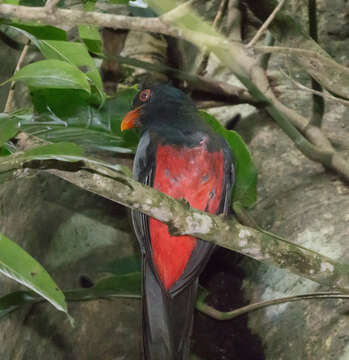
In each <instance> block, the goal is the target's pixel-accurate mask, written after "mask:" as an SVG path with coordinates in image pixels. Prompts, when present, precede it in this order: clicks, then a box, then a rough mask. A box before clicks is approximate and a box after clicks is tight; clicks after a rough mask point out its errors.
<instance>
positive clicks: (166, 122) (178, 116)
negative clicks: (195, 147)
mask: <svg viewBox="0 0 349 360" xmlns="http://www.w3.org/2000/svg"><path fill="white" fill-rule="evenodd" d="M195 111H196V108H195V105H194V103H193V102H192V101H191V99H190V98H189V97H188V96H187V95H186V94H184V93H183V92H182V91H181V90H178V89H176V88H174V87H172V86H169V85H163V84H161V85H155V86H151V87H149V88H144V89H142V90H141V91H140V92H139V93H138V94H137V95H136V97H135V98H134V100H133V105H132V110H131V111H130V112H128V113H127V114H126V116H125V117H124V118H123V120H122V122H121V130H122V131H124V130H127V129H131V128H134V127H141V128H143V129H146V128H150V127H152V126H156V127H159V126H160V127H163V126H181V123H182V122H184V121H185V119H186V114H189V113H193V112H195Z"/></svg>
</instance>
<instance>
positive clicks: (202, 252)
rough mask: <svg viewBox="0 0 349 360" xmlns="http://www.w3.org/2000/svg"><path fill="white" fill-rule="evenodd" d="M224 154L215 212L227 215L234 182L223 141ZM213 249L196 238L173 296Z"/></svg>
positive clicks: (188, 280) (233, 173)
mask: <svg viewBox="0 0 349 360" xmlns="http://www.w3.org/2000/svg"><path fill="white" fill-rule="evenodd" d="M222 150H223V154H224V178H223V191H222V194H221V201H220V204H219V206H218V209H217V210H216V211H215V213H216V214H220V213H223V214H225V215H228V214H229V213H230V212H231V196H232V189H233V186H234V182H235V166H234V159H233V156H232V153H231V150H230V148H229V146H228V145H227V144H226V143H225V141H224V142H223V144H222ZM213 250H214V245H213V244H212V243H211V242H208V241H203V240H198V241H197V245H196V248H195V249H194V251H193V252H192V255H191V257H190V259H189V262H188V264H187V266H186V268H185V270H184V272H183V274H182V276H181V278H180V279H179V280H178V281H177V282H176V283H175V285H174V286H173V287H172V288H171V294H173V295H174V296H175V295H176V294H177V293H178V292H180V291H181V289H183V287H185V286H186V285H187V284H188V283H190V282H191V281H192V279H194V278H195V277H196V276H198V274H200V273H201V271H202V270H203V268H204V267H205V266H206V264H207V261H208V260H209V258H210V255H211V254H212V252H213Z"/></svg>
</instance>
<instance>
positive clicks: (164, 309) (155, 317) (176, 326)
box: [143, 259, 198, 360]
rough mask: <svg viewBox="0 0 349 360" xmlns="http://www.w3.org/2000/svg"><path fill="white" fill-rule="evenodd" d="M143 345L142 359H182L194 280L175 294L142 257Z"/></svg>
mask: <svg viewBox="0 0 349 360" xmlns="http://www.w3.org/2000/svg"><path fill="white" fill-rule="evenodd" d="M143 261H144V262H143V348H144V358H145V360H164V359H166V360H186V359H188V357H189V352H190V336H191V332H192V326H193V309H194V305H195V300H196V293H197V286H198V281H197V280H194V282H193V283H190V284H189V285H188V286H186V287H185V288H183V290H181V291H180V292H178V293H176V295H175V296H171V295H170V294H169V293H168V292H167V291H166V290H164V289H163V288H162V287H161V285H160V284H159V282H158V280H157V278H156V277H155V275H154V273H153V271H152V270H151V268H150V266H149V264H148V263H147V260H146V259H144V260H143Z"/></svg>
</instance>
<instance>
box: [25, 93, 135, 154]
mask: <svg viewBox="0 0 349 360" xmlns="http://www.w3.org/2000/svg"><path fill="white" fill-rule="evenodd" d="M136 93H137V90H136V89H134V88H130V89H127V90H123V91H120V92H119V93H118V96H117V97H116V98H111V99H108V100H107V101H106V103H105V104H104V106H103V107H102V108H101V109H97V108H95V107H94V106H92V105H90V104H89V97H88V95H87V94H86V93H84V92H83V91H77V90H61V89H44V90H38V91H33V92H32V100H33V104H34V107H35V110H36V111H37V112H39V113H40V115H39V117H37V118H36V119H35V121H34V120H33V117H31V118H29V117H27V118H24V119H23V120H20V119H19V123H20V129H21V130H23V131H26V132H28V133H30V134H33V135H36V136H39V137H41V138H43V139H45V140H47V141H50V142H59V141H71V142H76V143H78V144H81V145H83V146H84V147H85V149H86V150H95V149H101V150H109V151H113V152H120V153H127V152H128V153H130V152H134V151H135V149H136V147H137V143H138V134H137V131H126V132H123V133H122V132H121V130H120V125H121V120H122V118H123V117H124V116H125V114H126V113H127V112H128V111H129V109H130V104H131V102H132V99H133V97H134V96H135V94H136Z"/></svg>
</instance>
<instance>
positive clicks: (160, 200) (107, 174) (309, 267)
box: [2, 141, 349, 292]
mask: <svg viewBox="0 0 349 360" xmlns="http://www.w3.org/2000/svg"><path fill="white" fill-rule="evenodd" d="M27 144H30V141H29V142H27ZM22 145H23V141H22ZM27 146H28V145H27ZM72 165H73V166H72ZM49 167H53V168H52V169H50V170H47V168H49ZM33 168H34V169H37V170H38V169H40V168H42V169H46V171H49V172H50V173H52V174H54V175H56V176H58V177H60V178H63V179H65V180H67V181H69V182H70V183H73V184H75V185H77V186H78V187H80V188H83V189H85V190H87V191H90V192H93V193H95V194H98V195H100V196H102V197H104V198H107V199H110V200H112V201H115V202H117V203H119V204H122V205H124V206H126V207H129V208H132V209H137V210H139V211H141V212H143V213H145V214H146V215H148V216H151V217H153V218H155V219H157V220H159V221H161V222H163V223H165V224H167V225H168V227H169V230H170V232H171V234H173V235H192V236H194V237H197V238H200V239H203V240H206V241H210V242H212V243H214V244H216V245H219V246H222V247H225V248H227V249H229V250H233V251H237V252H239V253H241V254H243V255H246V256H249V257H251V258H253V259H255V260H258V261H261V262H263V263H265V264H269V265H275V266H278V267H280V268H284V269H288V270H289V271H291V272H293V273H295V274H298V275H300V276H303V277H305V278H308V279H311V280H313V281H316V282H318V283H320V284H323V285H327V286H330V287H332V288H335V289H337V290H339V291H343V292H349V266H348V265H346V264H340V263H338V262H337V261H335V260H333V259H330V258H328V257H326V256H323V255H320V254H319V253H317V252H315V251H312V250H310V249H306V248H304V247H302V246H299V245H297V244H293V243H291V242H289V241H287V240H285V239H282V238H280V237H278V236H277V235H274V234H271V233H269V232H266V231H262V230H257V229H254V228H251V227H248V226H243V225H241V224H239V223H238V222H237V221H236V220H235V219H234V218H226V217H224V216H221V215H220V216H218V215H212V214H208V213H205V212H202V211H199V210H196V209H193V208H191V207H189V206H188V203H187V202H184V201H181V200H175V199H173V198H171V197H169V196H167V195H165V194H163V193H161V192H159V191H157V190H155V189H153V188H151V187H148V186H145V185H143V184H141V183H139V182H137V181H135V180H133V179H132V178H131V177H130V175H129V173H128V172H127V171H125V170H124V169H123V168H122V167H115V168H114V169H112V168H108V167H106V166H105V164H101V163H98V162H96V161H93V160H90V159H83V160H80V161H79V162H74V163H69V162H67V161H57V160H55V161H52V160H40V161H35V162H33V161H19V160H18V158H15V159H13V161H7V162H6V168H5V169H2V170H3V171H6V172H9V171H12V172H13V176H14V177H22V176H26V169H33ZM57 168H59V169H60V170H57ZM64 169H65V170H66V171H64ZM31 174H32V172H31Z"/></svg>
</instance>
